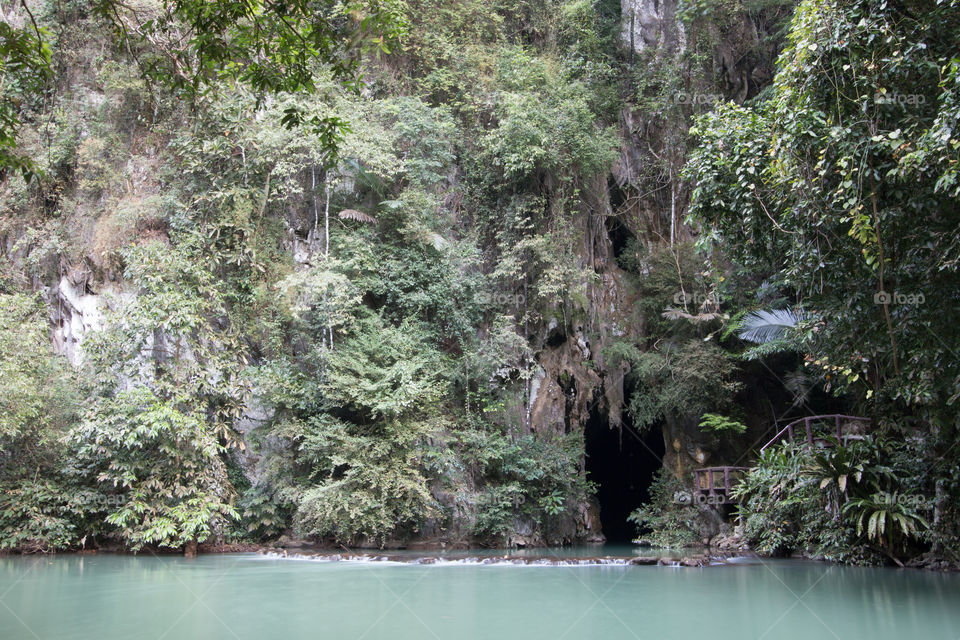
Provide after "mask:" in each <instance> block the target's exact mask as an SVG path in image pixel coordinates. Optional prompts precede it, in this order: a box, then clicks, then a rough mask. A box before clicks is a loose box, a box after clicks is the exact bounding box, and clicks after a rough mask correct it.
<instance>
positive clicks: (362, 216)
mask: <svg viewBox="0 0 960 640" xmlns="http://www.w3.org/2000/svg"><path fill="white" fill-rule="evenodd" d="M337 217H338V218H340V219H341V220H354V221H356V222H364V223H366V224H377V219H376V218H374V217H373V216H371V215H369V214H366V213H364V212H363V211H357V210H356V209H344V210H343V211H341V212H340V213H338V214H337Z"/></svg>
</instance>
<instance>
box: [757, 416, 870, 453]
mask: <svg viewBox="0 0 960 640" xmlns="http://www.w3.org/2000/svg"><path fill="white" fill-rule="evenodd" d="M827 420H832V421H833V423H834V433H835V434H836V436H837V440H839V441H843V440H844V439H845V436H844V434H843V423H844V422H863V423H867V424H869V423H870V419H869V418H863V417H861V416H845V415H842V414H838V413H832V414H828V415H823V416H807V417H805V418H798V419H797V420H794V421H793V422H790V423H789V424H787V426H785V427H784V428H783V429H780V431H778V432H777V435H775V436H773V438H772V439H771V440H770V442H768V443H767V444H765V445H763V446H762V447H760V451H761V452H763V451H764V450H765V449H766V448H767V447H769V446H771V445H773V444H776V443H777V442H779V441H780V440H782V439H783V437H784V435H786V436H787V438H788V439H789V440H790V442H793V441H794V432H795V431H796V429H797V428H798V427H799V426H800V424H801V423H803V427H804V433H805V435H806V440H807V444H808V445H810V446H811V447H812V446H813V445H814V435H813V423H815V422H824V421H827Z"/></svg>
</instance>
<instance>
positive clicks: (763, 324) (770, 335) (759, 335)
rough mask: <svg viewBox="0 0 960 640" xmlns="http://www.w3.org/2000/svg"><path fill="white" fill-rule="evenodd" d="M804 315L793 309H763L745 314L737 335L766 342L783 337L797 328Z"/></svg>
mask: <svg viewBox="0 0 960 640" xmlns="http://www.w3.org/2000/svg"><path fill="white" fill-rule="evenodd" d="M802 319H803V315H802V314H801V313H798V312H796V311H794V310H793V309H773V310H770V311H766V310H761V311H754V312H753V313H750V314H747V315H746V316H744V318H743V320H742V321H741V322H740V330H739V331H738V332H737V335H738V336H740V339H741V340H747V341H748V342H756V343H757V344H764V343H767V342H772V341H774V340H778V339H780V338H783V337H784V336H786V335H787V334H788V333H790V332H791V331H793V330H794V329H796V328H797V323H799V322H800V320H802Z"/></svg>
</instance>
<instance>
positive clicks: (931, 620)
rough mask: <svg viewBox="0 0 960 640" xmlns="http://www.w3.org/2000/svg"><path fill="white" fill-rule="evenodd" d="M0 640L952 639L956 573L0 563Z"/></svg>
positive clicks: (201, 561) (75, 560)
mask: <svg viewBox="0 0 960 640" xmlns="http://www.w3.org/2000/svg"><path fill="white" fill-rule="evenodd" d="M0 638H2V639H3V640H16V639H20V638H43V639H46V638H90V639H96V640H114V639H123V640H129V639H134V638H154V639H157V638H170V639H172V640H178V639H190V638H203V639H212V638H227V639H230V638H241V639H247V638H250V639H271V640H272V639H282V638H311V639H330V640H347V639H361V638H363V639H367V638H369V639H374V638H385V639H390V640H405V639H408V638H409V639H414V638H416V639H422V638H428V639H429V638H441V639H443V640H446V639H447V638H450V639H456V640H474V639H480V638H483V639H490V640H500V639H512V638H516V639H518V640H519V639H522V640H539V639H542V640H559V639H561V638H571V639H573V638H596V639H598V640H614V639H619V638H627V639H630V638H643V639H647V638H649V639H651V640H654V639H655V640H669V639H676V640H687V639H691V640H692V639H694V638H704V639H705V640H707V639H713V640H733V639H736V640H745V639H758V638H770V639H771V640H779V639H782V640H792V639H795V638H796V639H799V638H803V639H804V640H809V639H812V638H828V639H829V638H839V639H842V640H856V639H861V638H862V639H864V640H886V639H891V640H892V639H897V640H921V639H922V640H941V639H942V640H958V638H960V576H958V575H949V574H946V575H945V574H936V573H925V572H920V571H910V570H892V569H858V568H845V567H836V566H831V565H824V564H816V563H803V562H793V561H778V562H770V561H764V562H763V563H743V564H738V565H733V566H713V567H705V568H702V569H693V568H672V567H656V566H639V567H637V566H582V567H566V566H552V567H539V566H514V565H463V564H434V565H416V564H392V563H367V564H364V563H344V562H334V563H329V562H314V561H308V560H292V559H276V558H267V557H263V556H258V555H255V554H230V555H212V556H201V557H199V558H197V559H196V560H186V559H183V558H181V557H174V556H170V557H161V558H157V557H152V556H149V555H140V556H137V557H132V556H110V555H87V556H72V555H60V556H52V557H37V556H32V557H6V558H0Z"/></svg>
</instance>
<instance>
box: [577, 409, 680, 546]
mask: <svg viewBox="0 0 960 640" xmlns="http://www.w3.org/2000/svg"><path fill="white" fill-rule="evenodd" d="M584 439H585V445H586V456H587V457H586V466H587V477H588V478H589V479H590V480H592V481H593V482H594V483H595V484H596V485H597V502H598V503H599V506H600V525H601V528H602V529H603V535H604V536H606V538H607V542H610V543H627V542H630V541H631V540H633V539H634V538H636V537H637V528H636V525H634V524H633V523H632V522H628V521H627V517H628V516H629V515H630V513H631V512H633V511H634V510H635V509H637V507H639V506H640V505H642V504H643V503H645V502H646V501H647V500H648V499H649V497H650V495H649V489H650V485H651V483H652V482H653V477H654V474H655V473H656V472H657V470H658V469H660V467H661V466H663V455H664V442H663V433H662V430H661V429H660V427H659V426H653V427H651V428H650V429H648V430H647V431H646V432H645V433H643V434H640V433H639V432H638V431H637V430H635V429H634V428H633V427H632V426H631V425H630V423H629V420H628V418H627V417H626V416H624V419H623V428H622V429H617V428H611V427H610V424H609V421H608V419H607V416H606V415H605V414H603V413H600V412H597V413H594V414H593V415H592V416H591V418H590V421H589V422H588V423H587V428H586V430H585V431H584Z"/></svg>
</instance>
